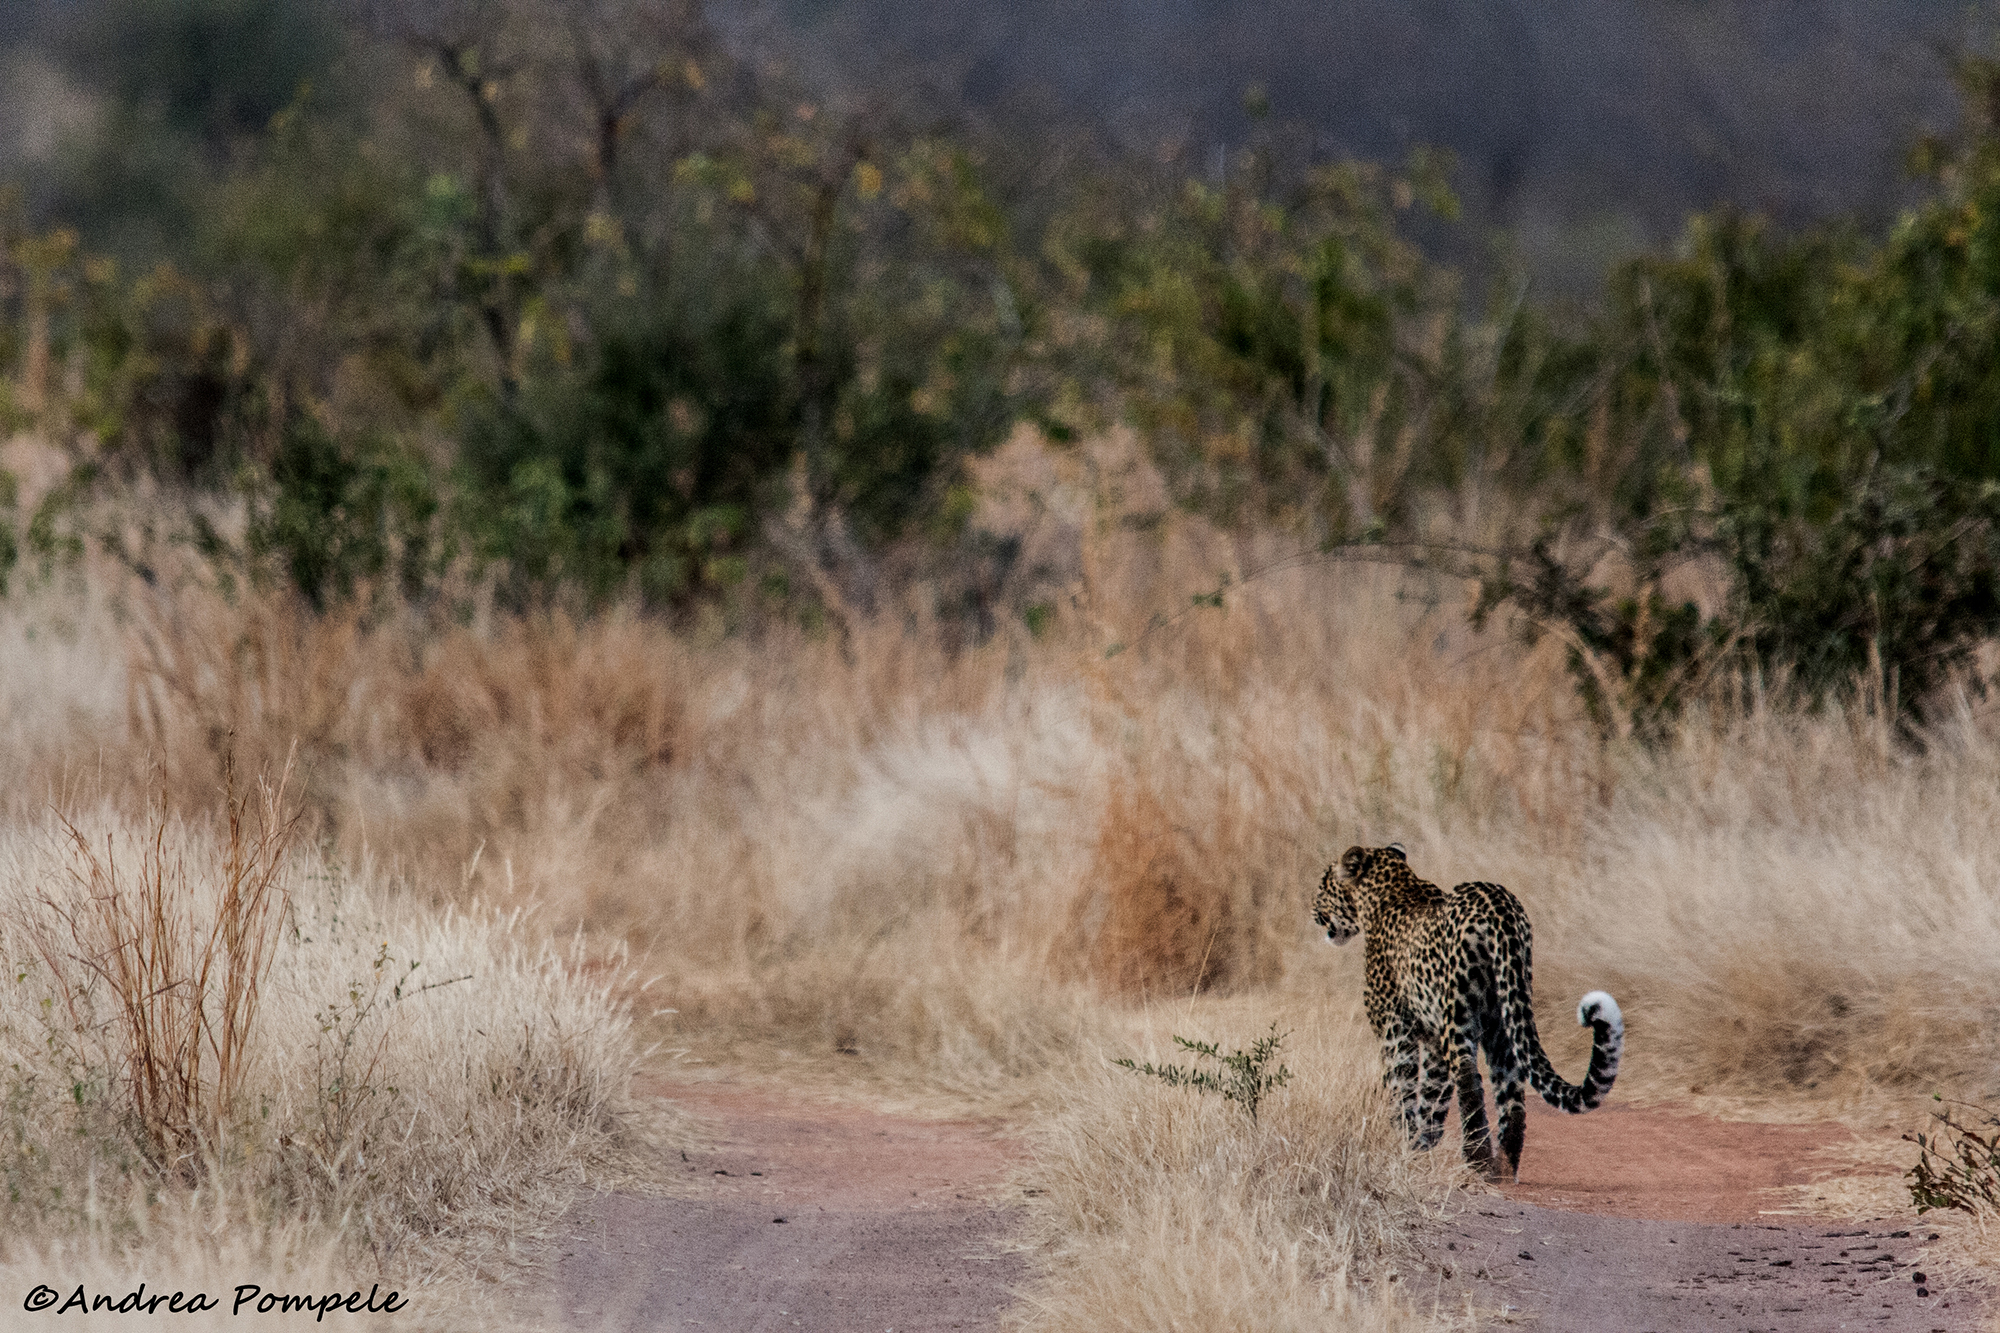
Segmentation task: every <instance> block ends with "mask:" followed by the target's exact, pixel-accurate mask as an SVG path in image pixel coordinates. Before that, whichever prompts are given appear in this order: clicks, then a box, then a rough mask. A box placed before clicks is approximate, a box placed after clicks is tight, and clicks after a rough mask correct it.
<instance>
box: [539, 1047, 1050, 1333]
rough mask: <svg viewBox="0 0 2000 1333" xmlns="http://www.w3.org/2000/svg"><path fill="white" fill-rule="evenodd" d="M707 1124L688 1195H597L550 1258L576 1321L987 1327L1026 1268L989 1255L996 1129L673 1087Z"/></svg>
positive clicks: (693, 1157)
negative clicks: (709, 1130) (708, 1134)
mask: <svg viewBox="0 0 2000 1333" xmlns="http://www.w3.org/2000/svg"><path fill="white" fill-rule="evenodd" d="M670 1092H671V1096H672V1097H673V1099H674V1101H676V1102H677V1103H679V1104H680V1105H681V1106H683V1107H685V1108H686V1109H688V1110H690V1111H693V1112H695V1113H696V1114H697V1115H699V1116H700V1117H701V1118H702V1119H703V1120H705V1121H707V1122H708V1123H709V1124H710V1125H711V1126H713V1128H714V1136H713V1138H712V1139H711V1141H710V1146H709V1147H707V1148H705V1149H703V1150H702V1151H700V1152H690V1153H688V1154H687V1160H686V1161H685V1162H683V1163H681V1166H682V1170H683V1173H684V1175H685V1177H686V1179H687V1181H688V1183H689V1184H691V1185H693V1186H695V1187H696V1188H695V1190H694V1191H692V1193H693V1195H694V1197H690V1198H648V1197H638V1196H633V1195H618V1194H611V1195H600V1196H596V1197H594V1198H592V1199H590V1200H588V1201H587V1202H586V1203H585V1204H584V1205H583V1206H582V1208H581V1209H580V1212H579V1216H578V1218H577V1224H576V1230H575V1233H574V1235H573V1237H572V1239H571V1241H570V1243H569V1244H568V1245H566V1246H565V1247H564V1250H565V1252H564V1254H563V1256H562V1258H561V1259H560V1261H559V1263H558V1266H557V1272H558V1275H559V1276H558V1288H559V1298H560V1299H561V1301H562V1309H563V1312H564V1314H565V1315H566V1316H567V1318H568V1319H569V1321H570V1323H571V1325H572V1326H573V1327H579V1328H588V1329H596V1330H605V1331H607V1333H608V1331H609V1330H633V1331H634V1333H637V1330H648V1331H649V1333H650V1330H655V1329H726V1330H730V1331H731V1333H739V1331H740V1333H753V1331H755V1333H763V1331H764V1330H778V1329H794V1328H804V1329H816V1330H829V1331H830V1333H841V1331H842V1330H857V1331H858V1330H868V1331H870V1333H882V1330H884V1329H894V1330H896V1331H897V1333H904V1331H905V1330H920V1329H991V1328H993V1327H995V1326H996V1325H997V1323H998V1316H999V1312H1000V1311H1001V1310H1002V1309H1004V1308H1005V1307H1006V1306H1007V1304H1008V1303H1009V1301H1010V1300H1011V1299H1012V1296H1011V1292H1012V1289H1013V1287H1014V1286H1015V1285H1017V1284H1018V1283H1019V1282H1020V1281H1021V1280H1022V1279H1023V1278H1024V1277H1025V1276H1026V1266H1025V1263H1024V1261H1023V1260H1022V1259H1021V1257H1020V1256H1019V1255H1018V1254H1013V1253H1009V1252H1006V1251H1005V1250H1003V1249H1002V1247H1001V1242H1002V1240H1003V1239H1004V1237H1005V1235H1006V1233H1007V1232H1008V1230H1009V1228H1010V1227H1011V1226H1012V1225H1013V1224H1014V1222H1015V1220H1016V1217H1017V1215H1018V1207H1017V1206H1016V1205H1013V1204H1010V1203H1009V1202H1008V1201H1007V1200H1006V1199H1005V1198H1004V1197H1003V1194H1002V1191H1003V1190H1004V1185H1005V1180H1006V1176H1007V1172H1008V1170H1009V1169H1010V1168H1011V1167H1012V1165H1013V1164H1014V1162H1015V1161H1016V1160H1017V1158H1018V1156H1019V1153H1020V1150H1019V1149H1018V1147H1016V1146H1015V1145H1013V1144H1012V1143H1011V1142H1010V1141H1009V1140H1008V1139H1006V1138H1005V1137H1003V1136H1002V1135H1001V1134H1000V1133H999V1127H998V1126H995V1125H991V1124H985V1123H980V1122H973V1121H952V1120H918V1119H911V1118H907V1117H900V1116H891V1115H879V1114H875V1113H872V1112H869V1111H864V1110H857V1109H855V1108H853V1107H849V1106H841V1105H834V1104H815V1103H809V1102H802V1101H795V1100H787V1099H784V1098H782V1097H778V1096H774V1095H772V1094H770V1093H767V1092H763V1091H760V1090H756V1089H751V1088H745V1087H735V1086H731V1085H727V1084H684V1085H675V1086H674V1087H673V1088H672V1089H671V1090H670Z"/></svg>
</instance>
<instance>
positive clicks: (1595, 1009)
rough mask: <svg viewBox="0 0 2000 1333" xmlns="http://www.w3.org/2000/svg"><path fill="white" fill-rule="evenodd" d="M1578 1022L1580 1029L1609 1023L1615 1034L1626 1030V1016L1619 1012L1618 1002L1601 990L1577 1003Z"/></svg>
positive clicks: (1593, 992)
mask: <svg viewBox="0 0 2000 1333" xmlns="http://www.w3.org/2000/svg"><path fill="white" fill-rule="evenodd" d="M1576 1022H1577V1026H1578V1027H1586V1028H1587V1027H1589V1026H1590V1025H1591V1024H1592V1023H1609V1024H1610V1025H1611V1030H1612V1031H1613V1032H1623V1031H1624V1030H1625V1015H1624V1014H1622V1013H1620V1012H1619V1010H1618V1001H1616V1000H1614V999H1612V998H1611V996H1610V995H1609V994H1607V993H1606V992H1604V991H1601V990H1594V991H1592V992H1591V993H1590V994H1588V995H1586V996H1584V997H1583V999H1582V1000H1581V1001H1579V1002H1578V1003H1577V1006H1576Z"/></svg>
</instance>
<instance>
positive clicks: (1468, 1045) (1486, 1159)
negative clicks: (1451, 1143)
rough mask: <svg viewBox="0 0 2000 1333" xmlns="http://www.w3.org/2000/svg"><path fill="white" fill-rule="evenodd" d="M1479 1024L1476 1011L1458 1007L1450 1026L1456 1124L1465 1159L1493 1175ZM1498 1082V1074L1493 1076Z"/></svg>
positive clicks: (1490, 1131)
mask: <svg viewBox="0 0 2000 1333" xmlns="http://www.w3.org/2000/svg"><path fill="white" fill-rule="evenodd" d="M1479 1037H1480V1024H1479V1021H1478V1017H1477V1011H1476V1010H1474V1009H1472V1008H1471V1007H1470V1006H1463V1005H1462V1006H1461V1007H1460V1012H1459V1014H1458V1016H1457V1021H1456V1022H1455V1023H1454V1024H1453V1025H1452V1043H1451V1045H1452V1056H1453V1064H1454V1066H1455V1068H1454V1070H1453V1073H1454V1075H1455V1081H1456V1082H1457V1084H1458V1123H1459V1127H1460V1128H1461V1129H1462V1130H1463V1131H1464V1135H1465V1160H1466V1161H1468V1162H1470V1163H1471V1164H1472V1165H1474V1166H1476V1167H1478V1168H1479V1169H1480V1170H1481V1171H1483V1172H1486V1173H1487V1174H1489V1175H1490V1174H1492V1172H1493V1134H1492V1130H1491V1129H1490V1128H1489V1126H1488V1125H1487V1122H1486V1088H1485V1085H1483V1084H1482V1083H1481V1082H1480V1081H1479ZM1495 1079H1496V1082H1497V1079H1498V1075H1497V1074H1496V1075H1495Z"/></svg>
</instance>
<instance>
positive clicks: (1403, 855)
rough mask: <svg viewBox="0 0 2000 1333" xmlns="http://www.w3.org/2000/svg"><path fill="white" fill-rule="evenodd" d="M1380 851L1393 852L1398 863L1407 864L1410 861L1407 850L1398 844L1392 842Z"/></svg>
mask: <svg viewBox="0 0 2000 1333" xmlns="http://www.w3.org/2000/svg"><path fill="white" fill-rule="evenodd" d="M1382 850H1383V851H1385V852H1394V853H1395V854H1396V859H1397V860H1398V861H1402V862H1405V863H1407V862H1408V861H1409V859H1410V853H1409V849H1408V848H1406V847H1404V846H1403V844H1402V843H1400V842H1392V843H1390V844H1389V845H1388V846H1387V847H1384V848H1383V849H1382Z"/></svg>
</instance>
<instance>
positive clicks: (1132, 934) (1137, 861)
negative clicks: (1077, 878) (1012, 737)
mask: <svg viewBox="0 0 2000 1333" xmlns="http://www.w3.org/2000/svg"><path fill="white" fill-rule="evenodd" d="M1076 910H1077V911H1078V913H1079V914H1080V916H1081V918H1082V919H1081V920H1080V921H1079V923H1078V924H1079V926H1080V927H1081V928H1082V932H1083V934H1084V936H1085V938H1087V939H1088V940H1089V941H1090V943H1089V947H1088V949H1087V951H1086V952H1085V953H1084V955H1083V957H1084V958H1085V960H1086V966H1087V968H1088V972H1089V975H1090V976H1091V977H1093V978H1094V979H1095V980H1096V981H1097V982H1098V983H1099V984H1100V985H1103V986H1106V987H1108V988H1110V989H1112V990H1115V991H1119V992H1122V993H1124V994H1128V995H1140V994H1152V995H1185V994H1187V993H1189V992H1191V991H1196V990H1214V989H1216V988H1218V987H1223V986H1227V985H1229V984H1230V983H1231V982H1232V981H1235V980H1239V979H1240V973H1241V970H1242V969H1241V967H1240V964H1241V962H1242V959H1241V958H1240V957H1239V954H1240V952H1241V950H1240V949H1239V948H1238V947H1237V946H1238V944H1239V938H1238V936H1239V934H1240V930H1239V925H1240V923H1239V921H1238V919H1237V910H1236V903H1235V901H1234V896H1233V894H1232V893H1231V891H1230V886H1229V884H1228V882H1227V881H1226V880H1225V879H1223V878H1221V877H1220V876H1219V875H1218V874H1217V873H1216V868H1215V867H1214V865H1213V864H1212V863H1211V862H1210V861H1209V860H1208V859H1207V858H1205V857H1203V856H1202V855H1201V852H1200V848H1199V847H1198V846H1197V845H1196V840H1195V838H1194V837H1193V835H1192V834H1191V833H1190V832H1189V831H1188V830H1187V829H1185V828H1181V827H1178V826H1176V825H1175V824H1174V822H1173V820H1172V819H1171V818H1170V817H1169V815H1168V813H1167V810H1166V808H1165V806H1163V805H1162V804H1161V802H1160V800H1159V798H1158V797H1157V796H1155V795H1153V794H1152V793H1151V792H1149V791H1145V790H1143V789H1135V788H1134V787H1132V786H1131V785H1129V784H1125V783H1120V784H1118V785H1116V786H1115V787H1114V788H1113V789H1112V792H1111V794H1110V797H1109V799H1108V800H1106V802H1105V805H1104V814H1103V817H1102V819H1101V820H1100V822H1099V824H1098V834H1097V848H1096V856H1095V860H1094V861H1093V863H1092V867H1091V874H1090V878H1089V880H1088V881H1087V882H1086V885H1085V892H1084V893H1083V894H1082V895H1080V896H1079V897H1078V899H1077V909H1076ZM1093 916H1095V917H1096V918H1097V919H1096V920H1095V921H1092V920H1091V919H1090V918H1091V917H1093Z"/></svg>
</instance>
